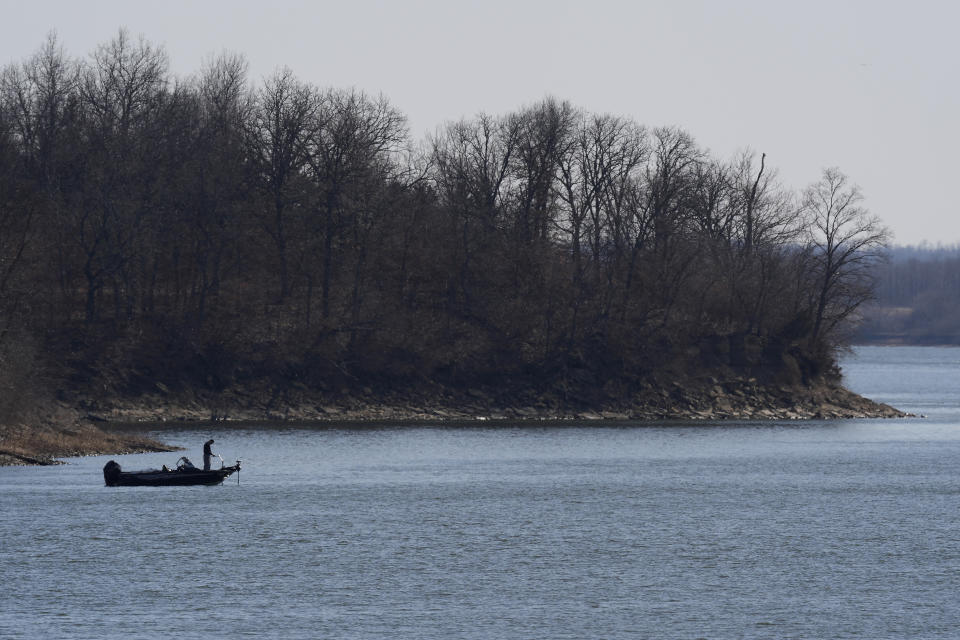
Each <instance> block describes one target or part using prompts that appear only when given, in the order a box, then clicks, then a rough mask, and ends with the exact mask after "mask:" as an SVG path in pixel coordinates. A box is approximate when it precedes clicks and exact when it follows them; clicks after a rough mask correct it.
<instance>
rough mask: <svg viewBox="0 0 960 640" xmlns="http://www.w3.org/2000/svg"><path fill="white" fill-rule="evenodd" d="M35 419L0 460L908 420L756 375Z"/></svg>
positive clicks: (232, 400)
mask: <svg viewBox="0 0 960 640" xmlns="http://www.w3.org/2000/svg"><path fill="white" fill-rule="evenodd" d="M73 404H74V405H75V406H74V407H70V406H65V405H64V406H58V407H56V410H54V411H49V412H48V413H47V415H46V416H45V417H44V418H42V419H38V420H37V421H36V422H34V423H32V424H30V423H24V424H20V425H15V426H13V427H4V428H2V429H0V464H50V463H53V462H54V461H55V459H56V458H58V457H68V456H78V455H96V454H108V453H109V454H119V453H133V452H143V451H171V450H172V449H171V448H169V447H166V446H165V445H163V444H162V443H160V442H156V441H153V440H149V439H146V438H143V437H142V436H138V435H136V434H133V433H129V432H127V431H124V430H120V429H117V428H115V427H111V426H110V425H111V423H131V422H171V421H175V422H196V423H208V422H232V421H238V422H239V421H245V422H246V421H285V420H286V421H320V422H348V421H349V422H391V421H397V422H399V421H421V422H422V421H427V422H434V423H437V422H444V421H457V422H459V421H471V420H475V421H487V420H492V421H496V420H511V421H518V420H519V421H531V422H540V421H548V420H549V421H603V420H637V421H658V420H671V419H675V420H703V421H718V420H806V419H834V418H895V417H902V416H904V415H905V414H904V413H902V412H900V411H898V410H897V409H895V408H893V407H890V406H888V405H885V404H881V403H877V402H873V401H872V400H869V399H867V398H864V397H862V396H859V395H857V394H855V393H852V392H850V391H848V390H846V389H844V388H843V387H842V386H840V385H839V384H831V383H829V382H820V383H818V384H816V385H796V384H795V385H776V384H761V383H759V382H758V381H757V380H756V379H753V378H728V379H725V380H718V379H716V378H711V377H707V378H699V379H687V380H684V381H683V383H680V382H667V383H664V382H648V383H641V384H637V385H635V387H634V388H632V389H623V388H614V387H608V388H603V389H597V390H595V391H594V392H592V393H590V394H587V395H585V394H584V393H582V392H580V393H575V392H573V391H569V390H566V391H565V390H564V389H562V388H550V389H547V390H543V389H534V388H526V389H522V388H521V389H520V390H518V387H515V386H514V387H510V388H496V387H491V386H477V387H470V388H465V389H464V388H452V387H447V386H441V385H421V386H419V387H417V388H409V389H405V390H402V391H398V390H377V389H374V388H371V387H361V388H342V389H340V390H338V391H322V392H320V391H316V390H310V389H308V388H306V387H304V386H298V385H293V386H289V387H284V388H282V389H277V388H266V387H264V388H253V387H249V386H248V387H242V388H241V387H237V388H234V389H231V390H228V391H224V392H220V393H212V392H198V391H195V390H181V391H178V392H173V391H171V390H170V389H168V388H166V387H165V386H164V385H163V384H158V385H156V386H155V388H154V389H153V390H152V391H151V392H150V393H146V394H140V395H138V396H136V397H113V398H97V399H94V398H91V397H84V396H78V397H77V398H76V399H75V402H74V403H73Z"/></svg>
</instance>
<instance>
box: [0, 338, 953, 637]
mask: <svg viewBox="0 0 960 640" xmlns="http://www.w3.org/2000/svg"><path fill="white" fill-rule="evenodd" d="M955 354H960V351H954V350H936V349H935V350H929V351H924V350H921V351H910V350H901V349H888V348H880V349H876V348H875V349H866V350H860V351H859V352H858V356H857V357H856V358H855V359H851V360H849V361H848V362H847V363H846V364H845V367H844V369H845V371H846V372H847V374H848V375H849V377H850V384H851V386H853V387H854V388H855V389H856V390H858V391H861V392H863V393H866V394H867V395H871V396H872V397H875V398H876V399H879V400H883V401H887V402H891V403H892V404H895V405H897V406H900V407H901V408H905V409H907V410H909V411H914V412H917V413H926V414H928V415H930V418H928V419H919V418H918V419H908V420H893V421H890V420H887V421H871V420H859V421H833V422H831V421H826V422H803V423H789V424H774V423H723V424H717V425H707V426H705V425H689V424H676V425H671V424H661V425H654V426H650V425H616V426H609V425H607V426H603V427H599V428H598V427H595V426H590V427H580V426H567V427H546V428H531V427H516V426H509V425H507V426H499V427H493V428H473V427H469V428H465V427H461V428H439V427H429V428H427V427H425V428H413V427H403V428H386V427H380V428H351V429H347V428H325V429H310V428H271V429H264V430H260V429H244V430H239V431H228V430H225V429H222V428H220V427H218V428H217V430H215V431H212V430H202V431H201V430H184V431H166V432H163V433H161V434H158V436H159V437H161V438H162V439H165V440H167V441H168V442H173V443H178V444H181V445H183V446H185V447H187V448H188V450H187V451H186V452H185V453H186V454H187V455H189V456H191V457H192V458H197V457H198V455H199V449H200V447H201V445H202V443H203V441H204V440H206V439H207V437H215V438H216V440H217V444H218V445H219V447H218V449H217V451H218V453H220V454H222V455H223V457H224V458H225V459H226V460H228V461H232V460H233V459H235V458H237V457H242V458H243V460H244V468H243V471H242V473H241V478H240V483H239V485H238V484H236V483H235V482H233V479H231V480H230V481H228V482H227V483H226V484H224V485H222V486H219V487H171V488H162V487H161V488H106V487H104V486H103V481H102V476H101V474H100V469H101V468H102V466H103V464H104V463H105V462H106V460H107V459H108V458H103V457H100V458H87V459H74V460H70V464H69V465H66V466H62V467H57V468H0V513H2V514H3V517H2V518H0V541H2V542H0V569H2V575H3V576H4V577H5V578H6V581H7V585H6V586H5V588H4V589H3V590H2V591H0V637H2V638H27V637H30V638H33V637H44V636H46V637H57V638H93V637H97V638H104V637H105V638H129V637H157V636H160V635H168V634H169V635H175V636H180V637H199V636H213V637H222V636H225V635H227V634H230V635H236V636H241V637H243V636H247V637H258V638H261V637H276V638H319V637H344V638H382V637H387V636H390V637H400V638H438V639H439V638H451V637H453V638H458V637H459V638H491V639H493V638H497V639H499V638H601V637H602V638H636V637H641V638H642V637H689V638H695V637H710V638H734V637H735V638H743V637H748V638H783V637H803V638H843V637H863V638H866V637H870V638H876V637H921V636H922V637H925V638H951V637H954V636H955V633H956V628H957V625H958V623H960V613H958V610H957V608H956V606H955V604H954V594H955V593H957V591H958V588H960V563H958V560H960V543H958V542H957V541H956V538H957V536H956V531H957V530H958V524H960V523H958V522H957V519H958V517H960V516H958V515H957V514H960V481H958V479H957V477H956V473H955V468H956V466H957V464H956V463H957V460H958V459H960V458H958V456H960V419H958V414H960V411H958V409H957V402H956V398H955V394H956V391H957V386H956V384H955V383H954V386H953V387H951V386H950V384H949V381H950V380H953V381H956V380H957V372H958V370H960V366H958V365H960V360H958V359H956V358H955ZM894 359H898V360H897V362H893V360H894ZM905 371H906V372H909V375H903V374H902V373H899V374H898V372H905ZM179 455H180V454H179V453H168V454H150V455H142V456H119V457H116V459H117V460H118V461H119V462H120V463H121V464H122V465H123V466H124V468H127V469H134V468H140V467H147V466H159V465H160V464H164V463H167V464H169V463H171V462H173V461H174V460H175V458H176V457H178V456H179Z"/></svg>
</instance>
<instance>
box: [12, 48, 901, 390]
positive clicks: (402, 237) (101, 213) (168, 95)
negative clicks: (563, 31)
mask: <svg viewBox="0 0 960 640" xmlns="http://www.w3.org/2000/svg"><path fill="white" fill-rule="evenodd" d="M886 238H887V232H886V230H885V229H884V228H883V227H882V225H881V224H880V223H879V221H878V220H877V219H876V218H875V217H873V216H871V215H870V214H869V212H868V211H867V210H866V209H865V208H864V207H863V196H862V194H861V192H860V190H859V189H858V188H857V187H856V186H855V185H854V184H853V183H852V182H851V181H850V180H849V179H848V178H847V177H846V176H845V175H844V174H843V173H841V172H840V171H839V170H837V169H827V170H825V171H824V173H823V175H822V176H821V177H820V179H819V180H818V181H817V182H815V183H814V184H812V185H811V186H810V187H808V188H807V189H805V190H803V191H802V192H794V191H792V190H790V189H788V188H786V187H785V186H783V185H782V184H781V183H780V182H779V181H778V179H777V176H776V172H775V171H774V170H773V169H772V168H771V167H770V166H769V165H768V162H767V158H766V157H765V156H764V155H760V157H759V158H758V157H757V154H755V153H753V152H749V151H747V152H743V153H740V154H739V155H737V156H736V157H734V158H732V159H728V160H724V159H720V158H717V157H715V156H714V155H713V154H711V153H710V152H708V151H707V150H705V149H703V148H702V147H700V146H699V145H698V144H697V143H696V142H695V140H694V138H693V137H692V136H691V135H690V134H689V133H688V132H686V131H684V130H682V129H680V128H677V127H658V128H649V127H646V126H643V125H641V124H640V123H638V122H636V121H634V120H632V119H630V118H626V117H621V116H615V115H609V114H596V113H589V112H586V111H584V110H582V109H579V108H576V107H575V106H573V105H571V104H570V103H568V102H565V101H562V100H559V99H555V98H546V99H544V100H542V101H541V102H538V103H536V104H531V105H528V106H525V107H523V108H520V109H518V110H516V111H514V112H511V113H508V114H504V115H489V114H480V115H477V116H475V117H471V118H466V119H463V120H459V121H455V122H449V123H446V124H444V125H442V126H440V127H438V129H437V130H436V132H435V133H434V134H432V135H429V136H427V138H426V139H425V140H422V141H413V140H412V139H411V138H410V136H409V133H408V130H407V127H406V120H405V117H404V115H403V114H402V113H401V112H400V111H399V110H398V109H397V108H396V107H394V106H393V105H392V104H391V103H390V102H389V100H388V99H387V98H386V97H383V96H373V95H369V94H366V93H364V92H361V91H358V90H355V89H335V88H321V87H318V86H315V85H312V84H310V83H307V82H304V81H302V80H300V79H299V78H297V77H296V76H295V75H294V74H293V73H292V72H291V71H290V70H288V69H282V70H278V71H277V72H275V73H274V74H273V75H271V76H269V77H267V78H266V79H264V80H263V81H262V82H260V83H259V84H256V85H255V84H254V83H251V82H250V80H249V79H248V77H247V64H246V62H245V60H244V58H243V57H242V56H240V55H232V54H223V55H220V56H218V57H215V58H211V59H209V60H208V61H207V62H205V63H204V64H203V66H202V68H201V69H200V71H199V72H197V73H196V74H195V75H193V76H191V77H187V78H178V77H174V76H172V74H171V73H170V71H169V63H168V59H167V55H166V53H165V51H164V50H163V49H162V48H160V47H157V46H155V45H153V44H151V43H150V42H148V41H146V40H144V39H142V38H140V39H134V38H132V37H131V36H130V35H129V34H128V33H127V32H126V31H123V30H121V31H120V32H119V33H118V35H117V36H116V37H115V38H114V39H113V40H111V41H110V42H108V43H106V44H103V45H101V46H100V47H98V48H97V49H96V50H95V51H94V52H93V54H91V55H90V56H89V57H87V58H84V59H76V58H71V57H69V56H68V55H67V54H66V53H65V52H64V51H63V49H62V48H61V47H60V45H59V44H58V42H57V40H56V38H55V36H51V37H50V38H49V39H48V40H47V41H46V42H45V43H44V44H43V46H42V47H41V48H40V49H39V50H38V51H37V52H36V53H34V54H33V55H32V56H30V57H29V58H27V59H25V60H23V61H19V62H13V63H10V64H8V65H7V66H6V67H5V68H4V69H3V71H2V74H0V301H2V302H0V354H2V356H0V357H2V358H3V359H4V365H5V366H4V368H5V370H7V371H10V372H17V374H16V376H15V378H16V380H26V379H29V375H27V372H28V371H30V370H33V369H38V370H43V371H48V370H50V368H51V367H53V368H56V367H57V366H63V360H64V359H68V358H66V356H64V357H61V355H60V354H73V356H75V358H74V360H75V361H72V362H73V365H71V366H72V368H71V369H70V372H71V374H72V375H81V374H82V372H84V371H88V368H89V366H92V365H91V363H100V364H102V363H104V362H112V363H117V362H126V363H129V364H135V365H136V366H137V367H139V368H140V369H141V370H143V371H144V375H147V376H149V375H154V376H159V375H161V374H162V371H164V370H169V369H171V368H173V369H178V368H179V369H190V368H191V367H194V368H200V369H203V371H204V373H203V375H204V376H205V378H204V379H205V380H206V384H211V385H217V384H222V382H218V381H217V378H218V376H229V375H237V374H236V372H237V371H239V370H243V369H244V368H246V370H247V374H248V375H251V376H252V375H256V371H254V370H255V369H257V367H262V368H264V369H265V370H273V369H277V368H280V369H283V370H285V371H287V372H288V373H289V374H290V375H292V376H293V377H295V378H303V379H304V380H307V381H312V382H316V383H318V384H321V385H322V384H323V381H324V380H325V379H327V378H329V377H330V376H344V377H345V378H347V379H357V380H359V379H374V378H375V379H378V380H400V379H410V378H411V377H412V378H414V379H423V380H433V379H443V380H447V381H468V380H475V379H480V380H484V379H486V380H495V379H498V378H503V376H508V377H509V376H513V375H517V376H521V375H522V376H530V377H532V378H537V379H544V380H547V379H549V380H555V379H561V378H564V377H565V376H569V375H571V371H574V372H575V371H583V370H588V371H591V372H594V373H596V372H603V376H607V377H611V378H617V377H623V376H632V375H643V374H647V373H650V372H652V371H655V370H656V369H657V368H658V367H663V366H665V364H666V363H670V362H677V361H681V360H683V359H684V358H685V357H687V356H686V355H685V354H690V353H692V351H691V350H693V351H696V349H698V348H701V347H702V346H703V345H705V344H711V341H713V342H716V341H717V340H718V339H726V338H728V337H730V336H735V335H740V336H753V337H755V338H756V339H757V340H759V341H761V342H762V343H763V344H774V343H775V344H778V345H787V346H789V347H790V348H795V349H798V350H802V351H803V352H804V353H806V354H808V355H809V357H810V359H811V361H812V362H815V363H819V364H820V365H823V366H828V365H829V364H830V363H831V362H832V358H833V353H834V350H835V349H836V348H837V347H838V346H840V345H842V344H843V343H844V341H845V340H846V335H847V331H848V329H849V321H850V320H851V318H852V317H853V315H854V313H855V311H856V310H857V309H858V308H859V307H860V305H861V304H862V303H863V302H865V301H866V300H868V299H870V297H871V296H872V293H873V266H874V264H875V262H876V261H877V260H878V259H879V257H880V255H881V252H882V248H883V246H884V244H885V242H886ZM151 363H152V364H151ZM31 367H33V369H31ZM84 367H87V369H85V368H84ZM151 367H152V368H153V370H151ZM78 372H80V374H78ZM230 372H233V373H230ZM88 373H89V375H91V376H92V375H94V374H93V373H92V372H89V371H88ZM7 377H8V378H10V377H11V376H7ZM6 384H8V385H10V384H14V382H13V381H11V380H10V379H8V380H7V383H6Z"/></svg>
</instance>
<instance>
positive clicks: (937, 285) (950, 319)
mask: <svg viewBox="0 0 960 640" xmlns="http://www.w3.org/2000/svg"><path fill="white" fill-rule="evenodd" d="M863 315H864V317H865V322H864V323H863V325H862V326H861V327H860V330H859V332H858V334H857V340H858V341H860V342H891V341H892V342H904V343H912V344H958V343H960V247H957V246H948V247H943V246H940V247H932V246H923V245H921V246H897V247H892V248H891V249H890V251H889V260H887V261H885V262H884V263H882V264H881V265H879V267H878V269H877V289H876V299H875V300H874V301H873V303H872V304H870V305H868V306H866V307H865V308H864V311H863Z"/></svg>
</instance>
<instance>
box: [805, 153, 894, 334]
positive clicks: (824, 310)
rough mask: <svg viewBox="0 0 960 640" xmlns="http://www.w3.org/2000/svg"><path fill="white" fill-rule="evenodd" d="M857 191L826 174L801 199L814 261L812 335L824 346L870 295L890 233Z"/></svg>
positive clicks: (840, 176) (830, 171) (843, 179)
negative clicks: (866, 205) (876, 270)
mask: <svg viewBox="0 0 960 640" xmlns="http://www.w3.org/2000/svg"><path fill="white" fill-rule="evenodd" d="M862 202H863V194H862V193H861V191H860V188H859V187H858V186H857V185H855V184H851V183H850V181H849V179H848V178H847V176H846V175H844V174H843V173H841V172H840V170H839V169H836V168H829V169H825V170H824V172H823V177H822V178H821V179H820V181H819V182H816V183H815V184H812V185H810V186H809V187H808V188H807V189H806V191H805V192H804V196H803V211H804V213H805V215H806V217H807V220H808V223H807V233H808V243H809V247H810V252H811V257H812V261H813V265H812V267H813V268H812V273H813V277H814V288H813V294H814V299H813V305H812V306H813V330H812V332H811V336H810V337H811V340H812V341H818V342H821V343H824V342H825V341H827V340H829V338H830V336H831V334H832V333H833V332H834V331H835V330H836V329H837V327H838V326H839V325H840V324H841V323H842V322H844V321H845V320H847V319H848V318H849V317H850V316H851V314H852V313H853V312H854V311H856V310H857V308H858V307H860V305H861V304H863V303H864V302H866V301H868V300H870V299H871V298H872V297H873V295H874V286H875V282H874V275H875V268H876V265H877V263H878V261H880V260H881V259H882V258H883V254H884V250H885V248H886V245H887V241H888V239H889V236H890V233H889V231H888V230H887V229H886V227H884V226H883V225H882V224H881V222H880V219H879V218H877V217H876V216H874V215H871V214H870V212H869V211H868V210H867V209H866V208H864V207H863V206H862Z"/></svg>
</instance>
